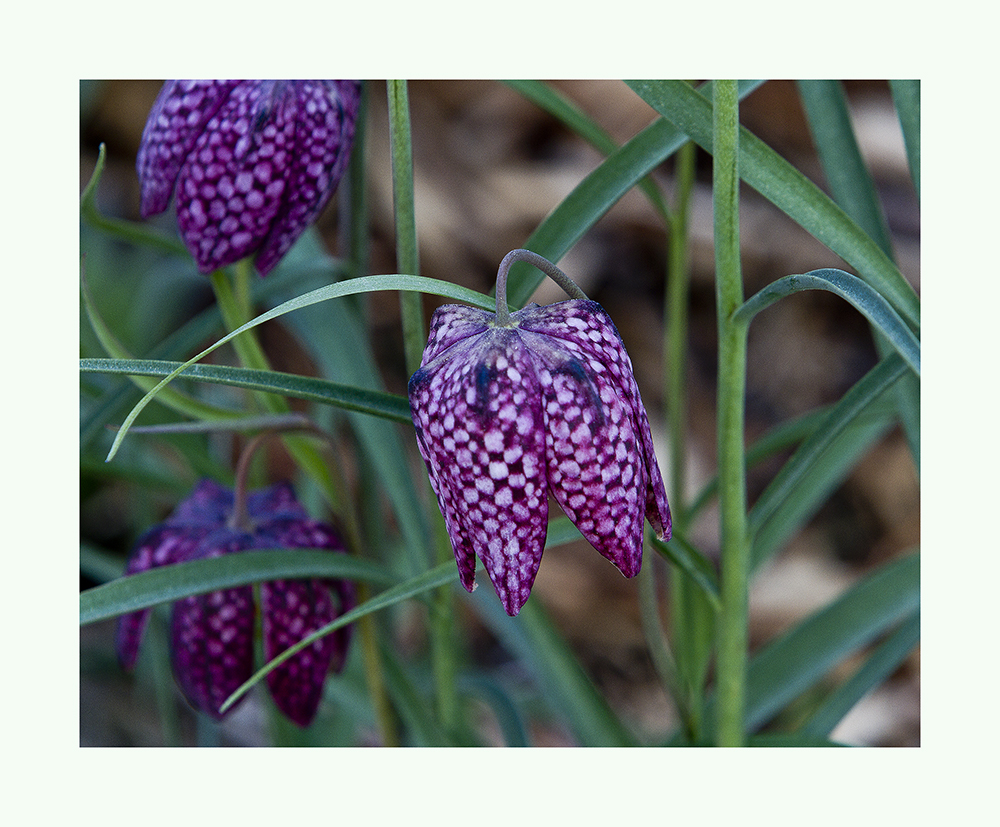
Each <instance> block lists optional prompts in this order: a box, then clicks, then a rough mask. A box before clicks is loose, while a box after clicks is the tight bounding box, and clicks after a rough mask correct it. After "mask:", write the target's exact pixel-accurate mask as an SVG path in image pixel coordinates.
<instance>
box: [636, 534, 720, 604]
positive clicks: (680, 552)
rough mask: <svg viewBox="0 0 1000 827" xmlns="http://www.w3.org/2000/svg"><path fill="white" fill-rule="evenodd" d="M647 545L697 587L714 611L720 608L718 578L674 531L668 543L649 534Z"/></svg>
mask: <svg viewBox="0 0 1000 827" xmlns="http://www.w3.org/2000/svg"><path fill="white" fill-rule="evenodd" d="M649 543H650V545H651V546H653V548H655V549H656V550H657V551H658V552H659V553H660V554H662V555H663V556H664V557H666V558H667V559H668V560H670V562H672V563H673V564H674V565H676V566H677V568H679V569H680V570H681V571H682V572H684V574H686V575H687V576H688V577H689V578H691V580H692V581H693V582H694V583H695V585H697V586H698V588H700V589H701V590H702V592H703V593H704V595H705V597H706V598H708V602H709V603H710V604H711V605H712V608H713V609H715V611H719V609H720V608H721V603H720V598H719V576H718V574H717V573H716V571H715V568H714V567H713V566H712V564H711V563H710V562H709V561H708V559H707V558H706V557H705V556H704V555H703V554H701V552H699V551H698V550H697V549H696V548H695V547H694V546H692V545H691V544H690V543H689V542H687V540H685V539H684V538H683V537H681V536H680V534H678V533H677V532H676V531H675V532H674V535H673V536H672V537H671V538H670V540H669V541H667V542H663V541H662V540H659V539H657V538H656V537H655V536H653V534H652V532H650V534H649Z"/></svg>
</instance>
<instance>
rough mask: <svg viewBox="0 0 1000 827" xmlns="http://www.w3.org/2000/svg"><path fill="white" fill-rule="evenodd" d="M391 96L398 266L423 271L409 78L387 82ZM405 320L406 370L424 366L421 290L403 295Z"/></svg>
mask: <svg viewBox="0 0 1000 827" xmlns="http://www.w3.org/2000/svg"><path fill="white" fill-rule="evenodd" d="M386 86H387V93H388V98H389V134H390V140H391V144H392V146H391V150H392V201H393V207H394V210H395V215H396V267H397V269H398V271H399V272H400V273H411V274H413V275H415V276H416V275H419V274H420V255H419V252H418V248H417V219H416V207H415V204H414V197H413V137H412V132H411V129H410V99H409V93H408V92H407V85H406V81H405V80H389V81H386ZM399 302H400V312H401V314H402V321H403V352H404V354H405V356H406V370H407V372H408V373H413V372H415V371H416V370H417V368H419V367H420V358H421V356H422V355H423V350H424V344H425V343H426V334H425V333H424V311H423V306H422V304H421V299H420V294H419V293H410V292H403V293H400V296H399Z"/></svg>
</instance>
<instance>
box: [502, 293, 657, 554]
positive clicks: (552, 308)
mask: <svg viewBox="0 0 1000 827" xmlns="http://www.w3.org/2000/svg"><path fill="white" fill-rule="evenodd" d="M514 316H515V318H517V319H518V320H519V324H520V327H521V329H523V330H529V331H532V332H535V333H542V334H545V335H546V336H549V337H553V338H554V339H557V340H559V341H560V342H561V343H562V344H564V345H565V346H566V348H567V349H569V351H571V352H572V354H573V355H574V356H575V357H577V358H579V359H580V361H581V364H582V365H583V366H584V368H585V369H586V370H587V371H588V372H589V373H590V375H591V376H592V377H593V378H594V381H595V382H599V383H600V382H610V384H611V385H612V387H614V388H615V389H616V391H617V392H618V394H619V396H620V398H621V399H622V401H623V403H624V404H625V406H626V408H627V409H628V411H629V413H630V418H631V420H632V429H633V432H634V434H635V435H636V437H637V439H638V451H639V455H640V457H641V461H642V465H643V468H644V470H645V480H646V482H645V491H644V492H643V500H642V501H643V504H644V505H643V510H644V512H645V516H646V518H647V519H648V520H649V523H650V525H651V526H652V527H653V530H654V531H655V532H656V535H657V536H658V537H660V538H661V539H670V528H671V519H670V506H669V504H668V502H667V495H666V490H665V489H664V486H663V476H662V474H661V473H660V468H659V465H658V464H657V462H656V453H655V452H654V450H653V439H652V435H651V434H650V429H649V420H648V418H647V416H646V409H645V407H644V405H643V404H642V397H641V396H640V394H639V386H638V385H637V384H636V381H635V376H634V374H633V372H632V361H631V360H630V359H629V356H628V353H627V352H626V350H625V345H624V344H623V343H622V340H621V335H620V334H619V333H618V329H617V328H616V327H615V324H614V322H613V321H612V320H611V317H610V316H609V315H608V314H607V311H605V310H604V308H603V307H601V306H600V305H599V304H598V303H597V302H594V301H589V300H586V301H585V300H576V299H574V300H571V301H566V302H560V303H558V304H552V305H548V306H546V307H542V308H537V309H528V308H526V309H525V310H522V311H519V312H518V313H515V314H514ZM550 344H551V342H550Z"/></svg>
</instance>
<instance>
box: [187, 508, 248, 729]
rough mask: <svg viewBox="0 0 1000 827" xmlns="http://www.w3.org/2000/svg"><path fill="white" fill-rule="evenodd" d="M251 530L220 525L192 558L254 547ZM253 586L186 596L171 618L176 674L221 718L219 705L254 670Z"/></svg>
mask: <svg viewBox="0 0 1000 827" xmlns="http://www.w3.org/2000/svg"><path fill="white" fill-rule="evenodd" d="M251 543H252V539H251V537H250V535H249V534H246V533H243V532H239V531H235V530H232V529H225V528H224V529H219V530H217V531H215V532H213V533H211V534H209V535H208V536H207V537H206V538H205V539H204V540H203V541H202V542H201V544H200V545H199V546H198V549H197V550H196V552H195V554H194V555H193V556H192V558H191V559H206V558H210V557H219V556H221V555H223V554H230V553H233V552H238V551H241V550H242V549H245V548H247V547H249V546H250V545H251ZM253 626H254V606H253V589H252V588H251V587H250V586H237V587H235V588H232V589H223V590H220V591H215V592H209V593H207V594H198V595H193V596H191V597H184V598H181V599H180V600H178V601H177V602H176V603H174V608H173V612H172V617H171V646H170V652H171V661H172V664H173V671H174V678H175V679H176V681H177V684H178V686H179V687H180V689H181V691H182V692H183V693H184V697H185V698H187V700H188V703H190V704H191V706H193V707H194V708H195V709H198V710H200V711H202V712H205V713H206V714H208V715H211V716H212V717H213V718H215V719H217V720H220V719H221V718H223V717H224V715H223V713H221V712H220V711H219V708H220V707H221V706H222V704H223V703H224V702H225V700H226V699H227V698H228V697H229V696H230V695H231V694H232V693H233V692H234V691H236V689H238V688H239V686H240V685H241V684H243V683H244V682H245V681H247V680H248V679H249V678H250V676H251V675H252V674H253Z"/></svg>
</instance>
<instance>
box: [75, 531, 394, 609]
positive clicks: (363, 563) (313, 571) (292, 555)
mask: <svg viewBox="0 0 1000 827" xmlns="http://www.w3.org/2000/svg"><path fill="white" fill-rule="evenodd" d="M296 577H298V578H312V577H334V578H342V579H347V580H371V581H374V582H381V583H391V582H393V581H394V580H395V579H396V578H395V576H394V575H393V574H392V573H390V572H388V571H386V569H384V568H383V567H382V566H379V565H377V564H375V563H372V562H370V561H368V560H360V559H358V558H355V557H349V556H348V555H346V554H331V553H330V552H324V551H312V550H304V549H285V550H281V551H276V550H259V549H254V550H252V551H242V552H239V553H238V554H224V555H222V556H221V557H213V558H211V559H208V560H191V561H189V562H187V563H178V564H177V565H174V566H161V567H159V568H155V569H149V570H148V571H144V572H140V573H138V574H132V575H129V576H127V577H121V578H119V579H117V580H112V581H111V582H110V583H104V584H102V585H100V586H95V587H94V588H92V589H88V590H87V591H85V592H82V593H81V594H80V625H81V626H82V625H85V624H87V623H94V622H96V621H98V620H107V619H108V618H109V617H115V616H116V615H121V614H126V613H127V612H134V611H137V610H139V609H146V608H148V607H150V606H155V605H156V604H158V603H169V602H172V601H174V600H179V599H180V598H182V597H188V596H190V595H192V594H204V593H206V592H213V591H218V590H219V589H228V588H232V587H233V586H242V585H244V584H246V583H259V582H263V581H265V580H280V579H288V578H296Z"/></svg>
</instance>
